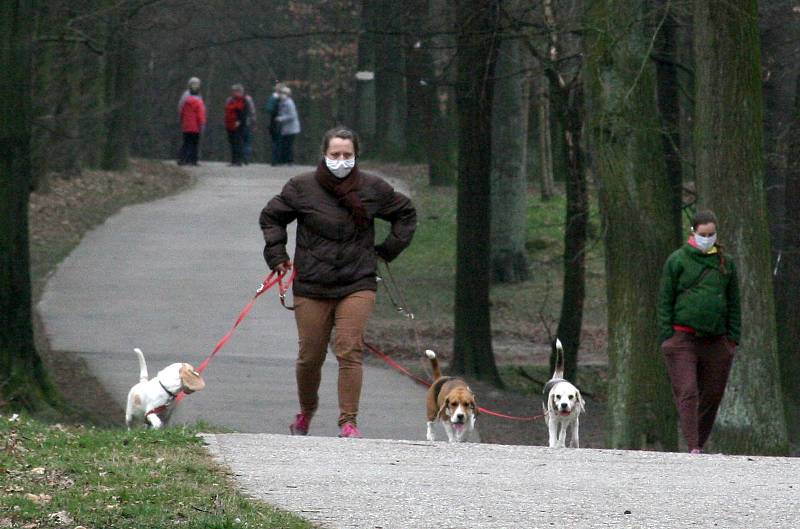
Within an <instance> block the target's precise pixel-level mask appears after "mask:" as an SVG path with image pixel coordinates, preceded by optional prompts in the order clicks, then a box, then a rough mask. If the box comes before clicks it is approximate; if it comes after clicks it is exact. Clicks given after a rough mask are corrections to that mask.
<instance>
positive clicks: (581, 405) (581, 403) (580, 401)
mask: <svg viewBox="0 0 800 529" xmlns="http://www.w3.org/2000/svg"><path fill="white" fill-rule="evenodd" d="M575 393H576V395H577V397H578V407H579V408H580V410H581V412H584V411H586V403H585V402H584V401H583V396H582V395H581V390H579V389H576V390H575Z"/></svg>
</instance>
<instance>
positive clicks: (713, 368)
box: [658, 211, 742, 454]
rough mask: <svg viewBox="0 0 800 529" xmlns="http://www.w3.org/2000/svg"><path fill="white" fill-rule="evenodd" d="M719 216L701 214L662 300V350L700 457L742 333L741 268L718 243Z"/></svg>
mask: <svg viewBox="0 0 800 529" xmlns="http://www.w3.org/2000/svg"><path fill="white" fill-rule="evenodd" d="M718 225H719V223H718V222H717V217H716V216H715V215H714V213H712V212H711V211H700V212H698V213H697V214H696V215H695V216H694V219H692V235H691V236H690V237H689V240H688V241H686V244H684V245H683V246H682V247H681V248H679V249H678V250H676V251H675V252H673V253H672V255H670V256H669V258H668V259H667V262H666V264H665V265H664V273H663V275H662V279H661V287H660V291H659V298H658V323H659V328H660V335H661V342H662V343H661V349H662V351H663V352H664V357H665V359H666V363H667V371H668V372H669V377H670V382H671V383H672V394H673V397H674V399H675V405H676V406H677V408H678V416H679V419H680V425H681V431H682V432H683V436H684V437H685V438H686V443H687V445H688V447H689V451H690V452H692V453H696V454H699V453H700V452H701V451H702V449H703V446H704V445H705V443H706V441H707V440H708V437H709V435H711V429H712V427H713V426H714V419H715V418H716V416H717V409H718V408H719V404H720V402H721V401H722V396H723V395H724V393H725V386H726V384H727V381H728V374H729V373H730V370H731V364H732V363H733V357H734V354H735V352H736V346H737V344H738V343H739V333H740V329H741V320H742V314H741V308H740V303H739V281H738V277H737V275H736V265H735V264H734V262H733V261H732V260H731V259H730V258H729V257H728V256H727V255H725V254H724V253H723V251H722V247H721V246H720V245H719V244H717V226H718Z"/></svg>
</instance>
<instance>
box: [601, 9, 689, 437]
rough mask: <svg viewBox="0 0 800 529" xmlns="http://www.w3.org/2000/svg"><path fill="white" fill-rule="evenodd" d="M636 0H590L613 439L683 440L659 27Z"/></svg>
mask: <svg viewBox="0 0 800 529" xmlns="http://www.w3.org/2000/svg"><path fill="white" fill-rule="evenodd" d="M645 11H646V8H645V6H644V5H643V3H642V2H639V1H636V0H598V1H596V2H595V1H593V2H591V5H590V6H589V11H588V13H587V16H588V18H587V20H588V21H589V22H590V23H589V27H590V28H592V29H591V30H590V31H589V32H588V34H587V37H586V38H587V43H586V47H585V48H586V50H587V51H588V53H587V86H588V91H587V94H588V96H589V98H590V104H589V106H588V108H589V109H590V110H589V113H588V116H589V118H590V122H589V130H590V133H591V141H590V142H589V143H590V145H591V148H592V153H593V169H594V172H595V175H596V177H597V178H598V180H599V184H600V199H601V209H602V213H603V222H604V228H605V233H606V237H605V242H606V283H607V290H608V293H607V294H608V354H609V363H610V368H611V374H610V379H611V380H613V381H614V383H613V384H611V385H610V386H609V396H608V409H609V433H608V444H609V446H611V447H613V448H633V449H639V448H644V447H647V446H653V445H655V446H660V447H662V448H665V449H674V448H677V444H678V443H677V427H676V420H675V418H676V412H675V406H674V404H673V402H672V396H671V391H670V386H669V381H668V377H667V372H666V367H665V364H664V360H663V358H662V355H661V352H660V350H659V343H658V326H657V324H656V302H657V297H658V284H659V280H660V276H661V269H662V267H663V264H664V261H665V260H666V259H667V257H668V256H669V254H670V252H671V251H672V250H673V249H674V244H673V242H674V233H675V230H674V228H673V227H672V214H671V211H670V207H669V201H667V200H664V197H667V196H669V193H670V184H669V179H668V177H667V174H666V167H665V164H664V157H663V151H662V147H661V135H660V132H659V123H658V115H657V108H656V101H655V97H654V94H655V82H656V73H655V68H654V67H653V66H652V63H651V62H650V59H649V49H648V47H649V43H650V41H651V39H652V35H651V34H650V35H648V34H647V33H646V31H645V28H644V16H645Z"/></svg>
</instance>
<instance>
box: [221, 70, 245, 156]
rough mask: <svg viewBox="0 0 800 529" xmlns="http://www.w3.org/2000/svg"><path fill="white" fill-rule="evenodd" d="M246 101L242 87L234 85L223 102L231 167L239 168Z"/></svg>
mask: <svg viewBox="0 0 800 529" xmlns="http://www.w3.org/2000/svg"><path fill="white" fill-rule="evenodd" d="M246 120H247V100H245V98H244V87H243V86H242V85H240V84H235V85H233V86H232V87H231V96H230V97H229V98H228V99H227V100H226V101H225V130H227V131H228V142H230V144H231V165H234V166H240V165H242V161H243V159H244V156H243V148H244V146H243V140H244V137H243V132H244V127H245V126H246V125H247V123H246Z"/></svg>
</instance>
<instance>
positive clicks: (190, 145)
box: [178, 77, 206, 165]
mask: <svg viewBox="0 0 800 529" xmlns="http://www.w3.org/2000/svg"><path fill="white" fill-rule="evenodd" d="M178 114H179V116H180V119H181V131H182V132H183V145H181V150H180V153H179V154H178V165H197V162H198V157H199V150H200V135H201V134H202V133H203V130H204V129H205V126H206V105H205V103H203V98H202V97H201V96H200V79H198V78H197V77H192V78H191V79H189V83H188V89H187V90H186V91H185V92H184V93H183V95H182V96H181V99H180V102H179V104H178Z"/></svg>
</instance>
